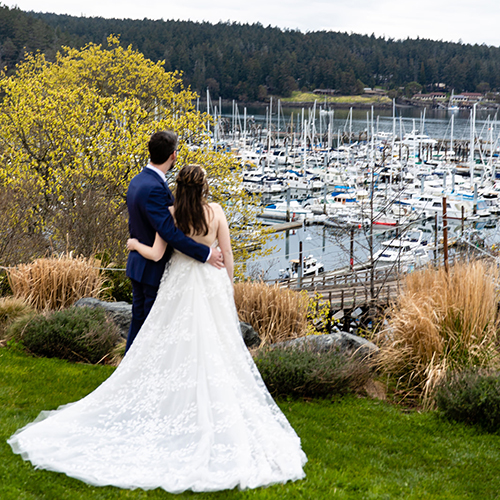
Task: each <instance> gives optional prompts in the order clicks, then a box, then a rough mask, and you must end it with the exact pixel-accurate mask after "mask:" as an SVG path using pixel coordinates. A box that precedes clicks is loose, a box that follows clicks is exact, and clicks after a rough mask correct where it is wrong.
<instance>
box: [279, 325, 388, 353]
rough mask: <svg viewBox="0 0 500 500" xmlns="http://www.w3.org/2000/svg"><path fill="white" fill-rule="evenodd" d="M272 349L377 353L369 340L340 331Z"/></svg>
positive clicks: (313, 336) (295, 340)
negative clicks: (287, 348)
mask: <svg viewBox="0 0 500 500" xmlns="http://www.w3.org/2000/svg"><path fill="white" fill-rule="evenodd" d="M273 347H297V348H309V349H312V350H313V351H315V352H327V351H330V350H332V349H337V350H339V351H342V352H345V353H346V354H354V353H357V354H362V355H368V354H373V353H375V352H377V351H378V347H377V346H376V345H375V344H373V343H372V342H370V341H369V340H366V339H364V338H363V337H358V336H357V335H353V334H352V333H347V332H341V331H334V332H332V333H328V334H326V335H308V336H307V337H299V338H298V339H293V340H287V341H285V342H279V343H277V344H273Z"/></svg>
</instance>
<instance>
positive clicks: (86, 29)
mask: <svg viewBox="0 0 500 500" xmlns="http://www.w3.org/2000/svg"><path fill="white" fill-rule="evenodd" d="M112 33H113V34H117V35H120V38H121V40H122V42H123V44H125V45H129V44H132V45H133V46H134V47H135V48H137V49H138V50H140V51H141V52H142V53H144V55H145V56H146V57H148V58H150V59H152V60H154V61H157V60H163V59H164V60H165V65H166V69H167V70H174V69H177V70H181V71H183V73H184V80H185V82H186V83H187V84H189V85H191V86H192V88H193V89H194V90H197V91H198V92H200V93H202V94H204V92H205V89H206V88H207V87H208V88H209V89H210V91H211V95H212V97H214V98H217V97H218V96H219V95H221V96H223V97H225V98H235V99H238V100H258V99H263V98H265V97H266V95H268V94H274V95H279V96H287V95H290V93H291V92H292V91H293V90H296V89H305V90H313V89H316V88H328V89H335V90H336V91H338V92H339V93H341V94H356V93H359V92H361V90H362V88H363V86H367V87H375V86H381V87H383V88H385V89H387V90H391V89H399V88H400V87H404V86H406V85H407V84H408V83H410V82H414V81H415V82H418V83H420V84H421V85H422V86H423V88H424V90H427V91H432V90H437V84H438V83H443V84H445V85H446V89H447V90H448V91H450V90H451V89H454V90H455V93H458V92H460V91H470V92H472V91H476V90H478V89H479V90H481V91H487V90H500V49H499V48H498V47H489V46H486V45H465V44H460V43H450V42H441V41H432V40H424V39H416V40H412V39H406V40H393V39H385V38H376V37H375V36H364V35H355V34H351V35H349V34H347V33H335V32H325V31H319V32H311V33H301V32H299V31H293V30H281V29H279V28H272V27H264V26H262V25H260V24H253V25H248V24H238V23H219V24H215V25H213V24H209V23H195V22H189V21H151V20H147V19H145V20H118V19H103V18H85V17H73V16H66V15H56V14H37V13H23V12H22V11H19V10H17V9H10V10H9V9H8V8H7V7H0V36H1V40H0V41H1V45H0V58H1V61H2V63H3V64H7V65H9V66H12V64H13V63H14V62H16V61H17V60H19V57H20V55H22V52H23V47H26V49H27V50H35V49H39V50H42V51H45V52H48V53H49V56H50V55H51V54H53V53H54V50H55V48H56V47H57V46H58V45H60V44H61V43H66V44H69V45H72V46H82V45H84V44H85V43H88V42H95V43H101V42H104V41H105V40H106V38H107V36H108V35H109V34H112Z"/></svg>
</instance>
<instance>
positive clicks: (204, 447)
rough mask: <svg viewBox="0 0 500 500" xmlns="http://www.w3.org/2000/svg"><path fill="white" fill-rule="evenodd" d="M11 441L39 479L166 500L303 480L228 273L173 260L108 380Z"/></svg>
mask: <svg viewBox="0 0 500 500" xmlns="http://www.w3.org/2000/svg"><path fill="white" fill-rule="evenodd" d="M8 442H9V444H10V445H11V446H12V449H13V450H14V452H15V453H19V454H21V456H22V457H23V458H24V459H25V460H30V461H31V462H32V463H33V465H35V467H36V468H42V469H48V470H52V471H57V472H63V473H65V474H67V475H68V476H71V477H74V478H77V479H80V480H82V481H85V482H86V483H89V484H92V485H96V486H104V485H114V486H118V487H121V488H130V489H134V488H143V489H153V488H158V487H161V488H163V489H165V490H166V491H169V492H172V493H179V492H182V491H185V490H188V489H190V490H193V491H215V490H222V489H228V488H234V487H236V486H238V487H240V488H255V487H258V486H265V485H269V484H272V483H278V482H286V481H288V480H296V479H301V478H303V477H304V472H303V465H304V464H305V462H306V461H307V458H306V456H305V454H304V452H303V451H302V449H301V446H300V439H299V438H298V436H297V435H296V433H295V431H294V430H293V429H292V427H291V426H290V424H289V423H288V421H287V420H286V418H285V416H284V415H283V414H282V412H281V411H280V409H279V408H278V406H277V405H276V403H275V402H274V401H273V399H272V397H271V396H270V394H269V392H268V391H267V389H266V387H265V385H264V383H263V381H262V378H261V376H260V374H259V372H258V370H257V368H256V366H255V364H254V363H253V360H252V358H251V356H250V354H249V353H248V350H247V348H246V346H245V344H244V342H243V340H242V337H241V334H240V331H239V324H238V317H237V313H236V309H235V306H234V300H233V291H232V285H231V282H230V280H229V277H228V276H227V273H226V271H225V270H218V269H216V268H214V267H213V266H210V265H205V264H200V263H199V262H197V261H195V260H193V259H190V258H189V257H186V256H185V255H183V254H181V253H178V252H174V254H173V256H172V259H171V261H170V264H169V266H168V268H167V270H166V271H165V274H164V276H163V278H162V283H161V285H160V289H159V292H158V297H157V299H156V302H155V304H154V306H153V308H152V310H151V312H150V314H149V316H148V318H147V319H146V321H145V323H144V325H143V327H142V329H141V331H140V332H139V334H138V336H137V338H136V339H135V341H134V344H133V345H132V347H131V348H130V349H129V351H128V353H127V355H126V356H125V357H124V359H123V361H122V362H121V364H120V365H119V367H118V368H117V369H116V370H115V372H114V373H113V374H112V375H111V376H110V377H109V378H108V379H107V380H106V381H105V382H104V383H103V384H102V385H100V386H99V387H98V388H97V389H96V390H95V391H93V392H92V393H91V394H89V395H88V396H86V397H85V398H83V399H81V400H80V401H77V402H75V403H70V404H68V405H64V406H61V407H60V408H58V409H57V410H54V411H48V412H42V413H41V414H40V415H39V416H38V418H37V419H36V420H35V421H34V422H33V423H31V424H28V425H27V426H26V427H24V428H22V429H20V430H18V431H17V432H16V433H15V434H14V435H13V436H12V437H11V438H10V439H9V441H8Z"/></svg>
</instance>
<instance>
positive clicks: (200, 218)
mask: <svg viewBox="0 0 500 500" xmlns="http://www.w3.org/2000/svg"><path fill="white" fill-rule="evenodd" d="M175 182H176V184H177V187H176V190H175V201H174V210H175V223H176V225H177V227H178V228H179V229H180V230H181V231H182V232H183V233H184V234H190V233H191V234H197V235H203V236H205V235H206V234H208V221H207V218H206V211H205V207H206V206H207V196H208V182H207V177H206V175H205V171H204V170H203V168H202V167H200V165H186V166H184V167H182V168H181V170H180V172H179V174H178V175H177V179H176V180H175Z"/></svg>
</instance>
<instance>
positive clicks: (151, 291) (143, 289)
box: [125, 279, 159, 352]
mask: <svg viewBox="0 0 500 500" xmlns="http://www.w3.org/2000/svg"><path fill="white" fill-rule="evenodd" d="M130 281H131V282H132V322H131V323H130V328H129V331H128V337H127V347H126V348H125V352H127V351H128V350H129V349H130V346H131V345H132V343H133V342H134V340H135V337H136V336H137V334H138V333H139V330H140V329H141V327H142V324H143V323H144V321H145V319H146V318H147V316H148V314H149V311H151V308H152V307H153V304H154V302H155V299H156V295H157V293H158V288H159V287H158V286H152V285H146V284H145V283H140V282H139V281H136V280H133V279H131V280H130Z"/></svg>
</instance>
